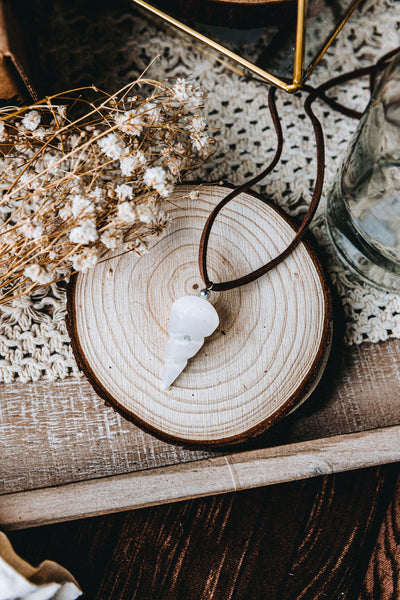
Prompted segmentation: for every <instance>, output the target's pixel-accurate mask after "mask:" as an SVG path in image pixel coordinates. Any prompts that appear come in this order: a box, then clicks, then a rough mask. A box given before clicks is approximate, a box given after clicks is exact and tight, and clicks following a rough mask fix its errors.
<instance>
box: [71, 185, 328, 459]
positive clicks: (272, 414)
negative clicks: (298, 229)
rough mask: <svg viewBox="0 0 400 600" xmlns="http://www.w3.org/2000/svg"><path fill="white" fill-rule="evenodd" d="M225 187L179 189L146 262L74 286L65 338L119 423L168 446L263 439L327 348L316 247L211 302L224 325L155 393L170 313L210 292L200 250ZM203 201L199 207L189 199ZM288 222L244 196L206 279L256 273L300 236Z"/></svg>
mask: <svg viewBox="0 0 400 600" xmlns="http://www.w3.org/2000/svg"><path fill="white" fill-rule="evenodd" d="M230 189H231V188H230V187H229V186H215V185H214V186H213V185H209V184H200V185H196V186H194V185H180V186H177V187H176V189H175V191H174V193H173V194H172V195H171V197H170V199H169V200H168V201H167V203H168V206H167V210H168V212H169V213H170V215H171V224H170V226H169V228H168V230H167V232H166V233H164V235H162V236H160V237H158V238H156V239H155V240H154V241H153V242H152V243H151V245H150V248H149V252H147V253H146V254H143V255H142V256H140V257H139V256H137V255H134V254H133V253H124V254H121V250H120V251H119V252H118V251H113V252H111V251H110V252H109V253H108V255H107V256H108V257H109V258H108V259H107V260H106V261H103V262H102V263H100V264H98V265H97V266H96V268H95V269H93V270H90V271H88V272H87V273H79V274H78V275H76V276H74V277H73V278H72V279H71V282H70V284H69V286H68V303H67V308H68V319H67V324H68V331H69V334H70V337H71V343H72V347H73V351H74V354H75V357H76V359H77V362H78V364H79V366H80V368H81V369H82V371H83V372H84V373H85V375H86V376H87V378H88V380H89V381H90V383H91V384H92V386H93V387H94V389H95V390H96V392H97V393H98V394H99V395H100V396H101V397H102V398H103V399H105V400H106V402H107V403H108V404H110V405H111V406H112V407H113V408H114V409H116V410H117V411H118V412H119V413H120V414H121V415H122V416H124V417H125V418H127V419H128V420H130V421H133V422H134V423H135V424H136V425H138V426H139V427H141V428H143V429H145V430H146V431H148V432H150V433H152V434H153V435H155V436H157V437H159V438H161V439H163V440H166V441H168V442H171V443H174V444H179V445H185V446H188V447H205V448H210V447H216V446H230V445H233V444H238V443H242V442H245V441H248V440H249V439H251V438H253V437H255V436H257V435H259V434H261V433H263V432H264V431H265V430H266V429H267V428H268V427H270V426H271V425H273V424H274V423H275V422H277V421H278V420H280V419H281V418H282V417H284V416H285V415H287V414H288V413H290V412H292V411H293V410H295V409H296V408H297V407H298V406H300V404H302V403H303V402H304V401H305V400H306V399H307V398H308V397H309V396H310V395H311V393H312V392H313V391H314V389H315V387H316V386H317V384H318V382H319V381H320V378H321V376H322V373H323V371H324V369H325V366H326V363H327V360H328V356H329V352H330V347H331V342H332V303H331V295H330V291H329V286H328V284H327V282H326V279H325V276H324V273H323V270H322V267H321V265H320V262H319V260H318V258H317V256H316V253H315V251H314V249H313V247H312V245H311V244H310V242H309V241H303V242H301V243H300V245H299V246H298V248H297V249H296V250H294V251H293V253H292V254H291V255H290V256H289V257H288V258H287V259H286V260H285V261H284V262H283V263H281V264H280V265H279V266H278V267H276V268H275V269H274V270H273V271H271V272H270V273H269V274H267V275H265V276H264V277H261V278H260V279H258V280H257V281H255V282H253V283H251V284H248V285H246V286H243V287H242V288H237V289H235V290H231V291H229V292H222V293H216V292H215V293H214V294H213V293H212V294H211V297H210V302H212V304H214V305H215V308H216V309H217V312H218V314H219V317H220V325H219V327H218V328H217V330H216V331H215V332H214V333H213V335H212V336H210V337H209V338H206V340H205V343H204V346H203V347H202V348H201V350H200V351H199V352H198V354H197V355H196V356H195V357H194V358H193V359H190V360H189V362H188V365H187V367H186V369H185V370H184V371H183V373H182V374H181V375H180V376H179V378H178V379H177V380H176V381H175V383H174V385H173V386H172V387H171V388H170V390H168V391H166V392H164V391H162V390H161V389H160V381H161V372H162V366H163V364H164V354H165V347H166V343H167V341H168V337H169V336H168V322H169V315H170V310H171V306H172V303H173V302H174V301H175V300H176V299H177V298H179V297H180V296H183V295H186V294H189V295H190V294H198V293H199V292H200V290H201V289H202V287H204V285H203V283H202V281H201V278H200V275H199V270H198V246H199V240H200V235H201V231H202V229H203V226H204V223H205V221H206V218H207V216H208V215H209V213H210V212H211V210H212V208H213V207H214V206H215V205H216V203H217V202H219V200H220V199H221V198H222V197H224V196H225V195H226V193H227V192H228V191H229V190H230ZM192 190H199V197H198V198H197V199H190V198H189V193H190V192H191V191H192ZM294 230H295V229H294V226H293V225H292V224H291V223H290V221H289V219H288V217H287V216H286V215H284V213H283V212H282V211H281V210H280V209H277V208H276V207H274V206H272V205H271V204H269V203H268V202H266V201H265V200H263V199H262V198H261V197H259V196H257V195H256V194H254V193H242V194H240V195H239V196H238V197H237V199H235V200H234V201H232V202H231V203H229V205H228V206H227V207H225V208H224V209H223V210H222V212H221V213H220V214H219V216H218V218H217V220H216V222H215V224H214V228H213V231H212V233H211V237H210V244H209V252H208V264H209V271H210V277H211V279H212V280H213V279H214V280H215V281H221V280H227V279H232V278H234V277H237V276H239V275H242V274H245V273H246V272H249V271H252V270H254V269H255V268H257V267H258V266H260V265H261V264H264V263H265V262H267V261H268V260H269V259H270V258H272V256H275V255H276V254H277V253H278V252H279V251H280V250H282V249H283V248H284V247H286V245H287V244H288V242H289V241H290V239H291V238H292V237H293V234H294Z"/></svg>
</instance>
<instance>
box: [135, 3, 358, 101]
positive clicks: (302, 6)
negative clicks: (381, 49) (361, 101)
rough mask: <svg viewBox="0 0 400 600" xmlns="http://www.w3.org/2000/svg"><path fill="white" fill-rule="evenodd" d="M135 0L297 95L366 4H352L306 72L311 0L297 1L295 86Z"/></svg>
mask: <svg viewBox="0 0 400 600" xmlns="http://www.w3.org/2000/svg"><path fill="white" fill-rule="evenodd" d="M131 1H132V2H134V3H135V4H137V5H138V6H140V7H141V8H143V9H145V10H146V11H148V12H150V13H151V14H153V15H155V16H156V17H159V18H160V19H162V20H163V21H165V22H166V23H168V24H169V25H172V26H173V27H175V28H176V29H178V30H179V31H182V32H183V33H186V34H187V35H189V36H191V37H192V38H194V39H196V40H197V41H198V42H201V43H203V44H205V45H206V46H208V47H209V48H212V49H213V50H215V51H216V52H218V53H219V54H222V55H223V56H225V57H226V58H228V59H230V60H232V61H233V62H234V63H236V64H238V65H240V66H241V67H243V68H244V69H246V70H248V71H250V72H251V73H253V74H254V75H257V76H258V77H261V79H264V80H265V81H267V82H268V83H272V85H275V86H276V87H278V88H281V89H283V90H285V91H286V92H289V93H292V92H295V91H296V90H298V89H299V88H301V86H302V85H303V83H304V81H305V80H306V79H307V77H308V76H309V75H310V73H311V71H312V70H313V69H314V67H315V66H316V65H317V64H318V62H319V61H320V59H321V57H322V56H323V54H324V53H325V52H326V50H327V49H328V48H329V46H330V45H331V43H332V42H333V40H334V39H335V37H336V36H337V34H338V33H339V31H340V30H341V29H342V27H343V26H344V24H345V23H346V22H347V21H348V19H349V18H350V16H351V15H352V13H353V12H354V10H355V9H356V8H357V6H358V5H359V4H360V2H362V0H353V2H352V3H351V5H350V6H349V8H348V9H347V11H346V12H345V14H344V16H343V19H342V21H341V22H340V23H339V25H338V26H337V27H336V29H334V31H332V33H331V34H330V36H329V38H328V40H327V41H326V42H325V43H324V44H323V45H322V46H321V48H320V49H319V50H318V52H317V54H316V56H315V57H314V58H313V60H312V61H311V63H310V65H309V66H308V67H307V69H304V41H305V27H306V12H307V0H297V26H296V48H295V55H294V68H293V81H292V83H287V82H285V81H283V80H281V79H279V77H276V76H275V75H272V73H268V72H267V71H264V69H261V68H260V67H257V65H254V64H253V63H251V62H250V61H248V60H246V59H245V58H242V57H241V56H239V55H238V54H236V53H235V52H232V51H231V50H229V49H228V48H226V47H225V46H222V45H221V44H219V43H218V42H215V41H214V40H212V39H211V38H209V37H207V36H206V35H204V34H202V33H200V32H199V31H196V30H195V29H193V28H192V27H189V26H188V25H186V24H185V23H182V22H181V21H179V20H178V19H176V18H175V17H172V16H171V15H168V14H167V13H165V12H163V11H162V10H160V9H158V8H156V7H155V6H153V5H152V4H150V3H149V2H146V1H145V0H131Z"/></svg>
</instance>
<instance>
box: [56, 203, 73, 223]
mask: <svg viewBox="0 0 400 600" xmlns="http://www.w3.org/2000/svg"><path fill="white" fill-rule="evenodd" d="M58 216H59V217H60V219H61V220H62V221H68V219H70V218H71V217H72V208H71V206H70V205H69V204H65V206H63V207H62V208H60V210H59V211H58Z"/></svg>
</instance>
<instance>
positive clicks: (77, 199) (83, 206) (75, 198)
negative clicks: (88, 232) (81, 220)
mask: <svg viewBox="0 0 400 600" xmlns="http://www.w3.org/2000/svg"><path fill="white" fill-rule="evenodd" d="M71 199H72V206H71V210H72V214H73V216H74V217H83V216H85V217H89V216H90V217H92V216H93V215H94V214H95V212H96V211H95V207H94V206H93V203H92V202H91V201H90V200H89V199H88V198H85V197H84V196H82V195H81V194H73V195H72V196H71Z"/></svg>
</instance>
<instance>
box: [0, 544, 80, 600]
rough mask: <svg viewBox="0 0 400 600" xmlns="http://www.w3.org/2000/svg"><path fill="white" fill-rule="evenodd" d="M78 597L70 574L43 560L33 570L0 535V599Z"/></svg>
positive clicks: (69, 598)
mask: <svg viewBox="0 0 400 600" xmlns="http://www.w3.org/2000/svg"><path fill="white" fill-rule="evenodd" d="M81 595H82V592H81V590H80V589H79V586H78V584H77V582H76V581H75V579H74V578H73V577H72V575H71V574H70V573H69V572H68V571H67V570H66V569H64V568H63V567H60V565H58V564H57V563H55V562H52V561H49V560H46V561H44V562H43V563H41V564H40V565H39V567H38V568H37V569H35V568H34V567H32V566H31V565H30V564H29V563H27V562H26V561H24V560H23V559H22V558H20V557H19V556H18V555H17V554H16V553H15V552H14V550H13V548H12V546H11V544H10V542H9V540H8V538H7V537H6V535H5V534H4V533H0V600H75V599H76V598H79V596H81Z"/></svg>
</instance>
